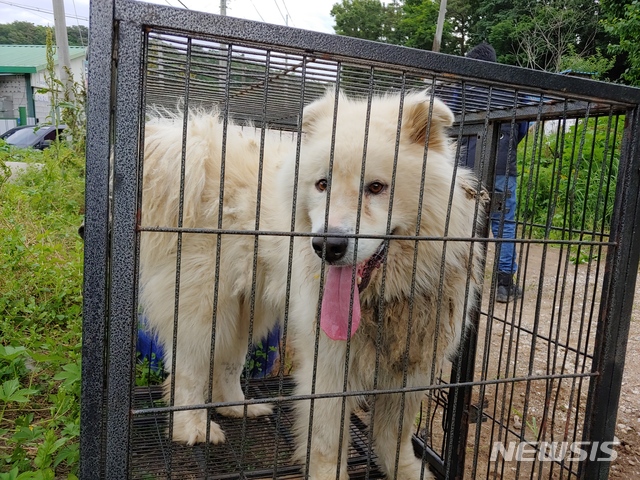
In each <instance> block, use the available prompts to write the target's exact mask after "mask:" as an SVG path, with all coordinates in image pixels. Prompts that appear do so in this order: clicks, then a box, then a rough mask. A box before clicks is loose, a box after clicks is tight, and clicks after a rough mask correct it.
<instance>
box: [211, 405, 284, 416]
mask: <svg viewBox="0 0 640 480" xmlns="http://www.w3.org/2000/svg"><path fill="white" fill-rule="evenodd" d="M218 413H219V414H220V415H224V416H225V417H235V418H242V417H244V407H243V406H242V405H237V406H235V407H218ZM272 413H273V407H272V406H271V404H269V403H258V404H255V405H247V417H249V418H252V417H261V416H263V415H271V414H272Z"/></svg>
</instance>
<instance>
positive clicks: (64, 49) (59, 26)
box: [53, 0, 73, 101]
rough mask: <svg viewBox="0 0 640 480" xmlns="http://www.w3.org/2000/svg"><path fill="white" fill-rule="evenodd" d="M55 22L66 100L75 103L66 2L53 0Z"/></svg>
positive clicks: (61, 78) (57, 49) (57, 50)
mask: <svg viewBox="0 0 640 480" xmlns="http://www.w3.org/2000/svg"><path fill="white" fill-rule="evenodd" d="M53 21H54V23H55V32H56V46H57V48H56V52H57V54H58V63H59V65H60V80H61V81H62V85H64V89H65V96H66V98H65V100H71V101H73V98H72V97H73V88H72V87H73V86H72V85H71V77H70V76H69V72H71V58H70V57H69V38H68V37H67V21H66V19H65V15H64V0H53Z"/></svg>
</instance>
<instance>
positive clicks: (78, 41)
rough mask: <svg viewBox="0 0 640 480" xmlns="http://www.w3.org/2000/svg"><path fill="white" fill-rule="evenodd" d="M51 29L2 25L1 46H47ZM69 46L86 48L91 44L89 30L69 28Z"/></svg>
mask: <svg viewBox="0 0 640 480" xmlns="http://www.w3.org/2000/svg"><path fill="white" fill-rule="evenodd" d="M47 30H49V27H45V26H42V25H34V24H33V23H29V22H18V21H15V22H13V23H4V24H0V44H3V45H45V42H46V39H47ZM67 36H68V38H69V45H72V46H84V45H87V44H88V43H89V29H88V28H87V27H85V26H84V25H80V26H77V25H76V26H73V27H67Z"/></svg>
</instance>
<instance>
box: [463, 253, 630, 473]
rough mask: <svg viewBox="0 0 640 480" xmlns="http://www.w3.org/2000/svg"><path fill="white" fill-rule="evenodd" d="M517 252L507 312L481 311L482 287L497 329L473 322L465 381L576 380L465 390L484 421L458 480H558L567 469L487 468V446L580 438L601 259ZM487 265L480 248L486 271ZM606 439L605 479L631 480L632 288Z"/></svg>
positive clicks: (472, 433) (499, 308)
mask: <svg viewBox="0 0 640 480" xmlns="http://www.w3.org/2000/svg"><path fill="white" fill-rule="evenodd" d="M523 253H524V255H523V257H522V258H523V260H522V261H521V263H520V275H521V276H522V277H524V278H522V279H521V283H522V284H523V285H524V290H525V293H524V296H523V299H522V301H521V302H517V303H516V304H515V308H514V306H509V307H505V306H504V305H503V304H497V303H496V304H492V302H489V298H490V288H491V284H490V279H488V278H487V282H486V283H485V291H484V294H483V299H484V301H483V307H482V310H483V312H484V313H485V314H486V313H491V314H492V315H493V316H494V317H495V318H498V320H494V321H493V322H491V323H487V322H486V318H487V317H484V318H485V321H484V322H482V321H481V325H480V327H479V329H478V348H477V356H476V369H475V379H476V380H478V379H500V378H513V377H516V378H517V377H526V376H530V375H534V376H538V375H541V376H542V375H552V374H564V375H568V376H572V375H582V377H579V378H562V379H555V380H551V381H549V380H538V381H531V382H526V381H523V382H516V383H507V384H502V385H501V384H498V385H488V386H486V387H485V388H484V389H481V388H476V389H474V393H473V395H474V398H475V399H476V401H477V402H478V404H479V403H480V399H481V398H482V399H483V401H484V405H485V410H484V413H485V414H487V415H488V416H489V418H488V421H485V422H484V423H482V425H481V426H478V424H476V425H472V426H471V428H470V430H469V441H468V448H467V456H466V462H465V470H466V475H465V478H485V477H486V478H499V479H507V478H529V477H530V475H533V474H534V473H535V477H538V475H540V476H539V477H538V478H554V479H555V478H567V475H566V473H567V472H568V470H565V471H564V472H561V471H560V469H558V468H557V466H556V467H555V468H554V467H553V466H552V465H551V462H543V463H538V464H537V466H536V465H533V464H529V465H527V464H526V463H525V464H523V463H522V462H520V465H518V466H515V465H514V463H502V464H501V465H499V466H498V467H497V468H496V464H495V463H494V464H492V465H488V464H487V458H488V456H489V454H490V448H491V445H493V444H494V442H495V441H497V440H501V441H503V442H505V444H506V442H508V441H510V440H516V439H517V434H524V436H525V438H526V439H527V440H529V441H535V440H536V439H537V440H538V441H541V440H542V441H561V440H563V439H565V440H566V439H569V441H571V440H572V439H573V440H574V441H575V440H580V439H581V434H582V428H583V422H584V406H585V405H586V399H587V392H588V383H589V378H588V376H587V374H588V373H589V372H590V370H591V358H590V357H589V356H588V355H585V354H584V353H585V352H586V353H589V354H591V353H592V352H593V345H594V342H595V325H596V320H597V315H598V308H599V300H600V295H601V288H602V278H603V275H604V259H605V256H606V252H605V251H600V252H598V251H596V250H593V251H591V252H589V251H585V250H583V251H581V252H580V254H581V257H585V256H589V254H591V256H592V258H593V259H592V260H591V261H590V262H589V261H587V262H583V263H580V264H578V265H576V263H575V262H573V261H572V258H575V256H576V252H575V250H574V251H571V252H569V251H568V250H567V249H566V248H564V249H561V248H558V247H551V246H549V247H548V248H544V247H543V246H542V245H531V246H526V245H525V246H523ZM598 257H599V258H600V260H598ZM492 261H493V252H492V251H491V248H490V251H489V252H488V261H487V265H488V267H487V271H488V272H489V271H490V268H491V267H490V266H491V265H492ZM492 309H493V311H492ZM534 332H536V333H535V335H534ZM487 351H488V352H489V354H485V353H484V352H487ZM616 436H617V437H618V439H619V441H620V445H619V446H618V447H617V449H616V450H617V452H618V457H617V459H616V460H615V461H614V462H613V463H612V465H611V474H610V477H611V478H624V479H632V478H640V285H636V290H635V300H634V308H633V313H632V319H631V326H630V334H629V340H628V346H627V355H626V363H625V372H624V380H623V384H622V394H621V399H620V407H619V410H618V415H617V429H616ZM476 454H477V456H476ZM474 457H475V458H474ZM569 468H577V466H576V467H572V466H569ZM572 471H573V472H574V473H575V471H576V470H572ZM532 478H533V477H532Z"/></svg>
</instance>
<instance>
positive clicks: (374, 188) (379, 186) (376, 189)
mask: <svg viewBox="0 0 640 480" xmlns="http://www.w3.org/2000/svg"><path fill="white" fill-rule="evenodd" d="M386 188H387V186H386V185H385V184H384V183H381V182H371V183H370V184H369V185H368V186H367V190H368V191H369V193H371V194H373V195H379V194H381V193H382V192H384V190H385V189H386Z"/></svg>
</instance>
